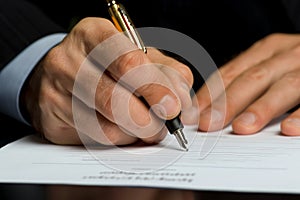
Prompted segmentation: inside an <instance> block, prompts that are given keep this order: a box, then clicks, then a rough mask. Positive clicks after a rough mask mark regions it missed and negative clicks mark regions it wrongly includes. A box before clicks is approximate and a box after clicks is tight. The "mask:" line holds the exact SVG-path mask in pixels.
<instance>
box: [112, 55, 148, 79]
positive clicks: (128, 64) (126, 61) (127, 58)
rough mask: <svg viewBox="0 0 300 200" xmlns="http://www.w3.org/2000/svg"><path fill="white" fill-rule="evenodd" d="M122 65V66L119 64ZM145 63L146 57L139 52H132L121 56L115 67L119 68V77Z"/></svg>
mask: <svg viewBox="0 0 300 200" xmlns="http://www.w3.org/2000/svg"><path fill="white" fill-rule="evenodd" d="M121 63H122V64H121ZM144 63H146V57H145V55H144V54H142V53H141V52H139V51H134V52H130V53H127V54H125V55H123V56H122V57H121V58H120V59H118V62H117V64H116V65H117V66H120V67H119V73H120V74H121V75H124V74H126V73H127V72H129V71H130V70H131V69H132V68H134V67H137V66H139V65H142V64H144Z"/></svg>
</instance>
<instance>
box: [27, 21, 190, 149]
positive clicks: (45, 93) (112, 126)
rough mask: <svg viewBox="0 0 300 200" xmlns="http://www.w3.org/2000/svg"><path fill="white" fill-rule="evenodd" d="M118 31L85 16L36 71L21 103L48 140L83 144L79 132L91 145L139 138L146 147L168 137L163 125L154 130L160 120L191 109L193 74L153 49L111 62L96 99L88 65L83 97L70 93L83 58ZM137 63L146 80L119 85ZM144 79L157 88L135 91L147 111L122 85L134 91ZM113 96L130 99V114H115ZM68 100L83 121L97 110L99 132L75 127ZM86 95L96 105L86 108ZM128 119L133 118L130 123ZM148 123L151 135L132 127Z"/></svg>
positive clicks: (92, 73)
mask: <svg viewBox="0 0 300 200" xmlns="http://www.w3.org/2000/svg"><path fill="white" fill-rule="evenodd" d="M118 33H119V32H118V31H117V30H116V29H115V27H114V25H113V24H112V23H111V22H110V21H109V20H106V19H103V18H85V19H83V20H81V21H80V22H79V23H78V24H77V25H76V26H75V27H74V28H73V29H72V30H71V32H70V33H69V34H68V35H67V36H66V37H65V39H64V40H63V41H62V42H61V43H60V44H58V45H57V46H55V47H54V48H52V49H51V50H50V51H49V52H48V53H47V55H46V56H45V57H44V58H43V59H42V60H41V61H40V63H39V64H38V66H37V67H36V68H35V71H34V72H33V73H32V75H31V77H30V80H29V82H28V84H27V85H26V89H25V90H24V91H25V92H24V94H23V96H24V98H23V99H24V105H25V108H26V110H27V112H28V113H29V118H30V120H31V124H32V125H33V127H34V128H35V129H36V130H37V131H38V132H40V133H41V134H42V135H43V136H44V137H45V138H46V139H48V140H49V141H51V142H53V143H56V144H81V143H82V142H81V139H80V137H79V136H78V131H80V133H82V134H83V135H85V136H88V138H91V139H92V140H93V141H96V142H98V143H102V144H108V145H127V144H132V143H134V142H136V141H137V140H138V139H141V140H142V141H144V142H146V143H156V142H159V141H161V140H162V139H163V138H164V137H165V135H166V133H167V131H166V128H165V127H163V128H160V127H158V128H157V126H158V125H159V122H160V121H162V120H163V119H170V118H173V117H175V116H176V115H177V114H178V113H179V112H180V110H181V109H184V108H187V107H190V106H191V104H192V101H191V98H190V96H189V90H190V88H191V87H192V84H193V76H192V73H191V71H190V69H189V68H188V67H187V66H185V65H183V64H182V63H179V62H177V61H176V60H175V59H173V58H170V57H167V56H165V55H163V54H162V53H161V52H159V51H158V50H156V49H148V53H147V55H145V54H144V53H143V52H142V51H141V50H138V49H136V50H133V51H130V52H129V53H127V54H125V55H122V56H121V57H119V58H118V59H117V60H115V61H114V62H113V63H111V65H110V66H109V67H108V68H107V71H105V73H104V74H103V76H101V78H100V80H99V82H98V83H97V89H96V93H95V95H94V96H93V94H91V93H92V92H91V91H89V89H90V88H89V84H90V82H89V81H90V80H91V79H92V78H93V76H95V74H97V73H96V72H97V70H98V69H96V71H93V70H94V69H95V68H93V66H92V65H90V66H87V67H86V68H85V71H84V73H87V76H86V77H87V78H86V80H83V81H82V82H80V83H79V87H80V88H82V89H83V92H85V95H79V94H74V93H73V86H74V81H75V78H76V74H77V72H78V70H79V68H80V66H81V64H82V63H83V62H84V60H85V59H86V57H87V55H88V54H89V53H90V52H91V51H92V50H93V49H94V48H95V47H96V46H97V45H98V44H99V43H101V42H103V41H105V40H106V39H108V38H110V37H112V36H114V35H115V34H118ZM123 41H124V43H125V44H126V43H128V41H129V40H128V39H127V38H126V37H124V38H123ZM116 48H117V47H116ZM114 50H115V49H114V48H111V49H107V51H108V54H110V53H113V52H114ZM153 63H159V65H154V64H153ZM141 65H146V66H148V67H146V69H147V73H143V74H144V77H143V76H135V77H134V80H137V81H136V82H135V81H130V80H133V79H128V82H127V83H125V84H124V85H122V84H119V83H117V81H118V80H119V79H120V78H121V77H122V76H124V75H126V74H127V73H128V72H130V71H131V70H133V69H136V68H138V66H141ZM150 66H151V67H150ZM145 77H146V78H147V80H149V81H153V82H155V83H158V84H147V85H143V86H142V87H138V88H137V90H136V91H135V92H137V94H139V95H141V96H143V97H144V99H145V100H146V101H147V103H148V105H149V106H152V108H153V109H152V111H151V112H150V111H149V109H148V107H147V106H146V105H145V104H144V103H143V102H142V101H141V100H140V98H138V97H137V96H135V95H132V94H131V92H130V91H129V90H128V88H127V87H126V86H129V87H136V86H137V85H135V84H136V83H137V82H138V80H141V81H142V80H144V79H145ZM126 84H127V85H126ZM116 86H117V87H116ZM115 88H117V89H115ZM114 89H115V90H114ZM154 91H155V92H154ZM113 92H115V93H116V96H117V97H118V98H117V102H116V105H119V104H120V105H123V104H124V101H123V99H126V98H127V99H129V105H128V111H127V112H125V113H124V112H123V113H119V112H116V113H117V115H119V116H116V117H115V116H113V109H114V108H113V106H112V95H113ZM72 97H73V99H75V100H76V104H77V106H78V109H80V114H82V116H83V117H82V118H83V119H85V120H87V122H88V119H89V117H90V115H89V113H90V112H89V111H90V110H91V109H92V110H94V109H95V110H96V116H97V119H98V123H99V124H100V126H101V127H102V129H103V132H102V133H98V132H95V131H94V130H95V129H94V128H93V127H90V126H88V123H85V124H86V126H85V127H83V128H82V129H81V130H77V129H76V127H75V125H74V120H73V112H72ZM88 97H94V98H95V105H90V101H91V99H88ZM125 103H126V102H125ZM137 113H138V115H137ZM117 117H119V118H120V119H125V120H123V121H122V123H121V124H118V125H117V124H116V122H115V118H117ZM126 119H132V120H133V121H134V123H130V122H128V121H126ZM147 124H151V126H149V128H148V130H147V131H148V132H151V134H147V133H141V128H139V127H135V126H136V125H141V126H144V125H147Z"/></svg>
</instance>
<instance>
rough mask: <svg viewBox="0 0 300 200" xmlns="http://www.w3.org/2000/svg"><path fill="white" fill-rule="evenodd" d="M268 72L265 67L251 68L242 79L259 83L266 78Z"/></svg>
mask: <svg viewBox="0 0 300 200" xmlns="http://www.w3.org/2000/svg"><path fill="white" fill-rule="evenodd" d="M268 74H270V73H269V71H268V70H267V69H266V68H265V67H262V66H260V67H253V68H251V69H250V70H248V71H246V72H245V73H243V75H242V78H243V79H244V80H246V81H260V80H265V79H266V78H267V77H268Z"/></svg>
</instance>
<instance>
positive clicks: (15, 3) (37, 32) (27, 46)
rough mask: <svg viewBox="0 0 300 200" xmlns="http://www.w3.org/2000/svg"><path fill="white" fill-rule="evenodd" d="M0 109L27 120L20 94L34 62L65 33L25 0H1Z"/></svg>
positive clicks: (14, 116) (11, 115) (23, 120)
mask: <svg viewBox="0 0 300 200" xmlns="http://www.w3.org/2000/svg"><path fill="white" fill-rule="evenodd" d="M0 29H1V31H0V70H1V71H0V102H1V104H0V112H2V113H4V114H6V115H8V116H10V117H12V118H15V119H17V120H19V121H22V122H24V123H27V122H26V120H25V119H24V118H23V116H22V114H21V112H20V108H19V95H20V92H21V89H22V86H23V84H24V82H25V81H26V78H27V77H28V76H29V74H30V72H31V70H32V69H33V68H34V66H35V65H36V63H37V62H38V61H39V60H40V59H41V58H42V57H43V56H44V55H45V54H46V53H47V51H48V50H49V49H51V48H52V47H53V46H54V45H56V44H57V43H59V42H60V41H61V40H62V39H63V38H64V36H65V33H64V30H63V29H62V28H61V27H60V26H58V25H56V24H55V23H54V22H52V21H51V20H50V19H49V18H48V17H47V16H46V15H44V14H43V12H41V11H40V10H39V9H38V8H37V7H35V6H34V5H32V4H30V3H29V2H27V1H24V0H10V1H6V0H0Z"/></svg>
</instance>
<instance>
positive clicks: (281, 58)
mask: <svg viewBox="0 0 300 200" xmlns="http://www.w3.org/2000/svg"><path fill="white" fill-rule="evenodd" d="M299 58H300V35H299V34H294V35H291V34H273V35H270V36H268V37H266V38H265V39H262V40H261V41H258V42H257V43H255V44H254V45H253V46H252V47H250V48H249V49H248V50H246V51H245V52H243V53H242V54H241V55H239V56H238V57H236V58H235V59H233V60H232V61H230V62H229V63H227V64H226V65H225V66H223V67H222V68H220V71H219V72H216V74H214V75H213V76H212V77H214V76H216V75H217V73H219V74H220V76H221V77H222V79H223V81H224V86H225V88H226V89H225V93H224V91H223V92H222V93H219V94H217V95H215V97H216V98H211V97H210V94H209V92H208V91H209V90H208V88H207V87H206V86H204V87H202V88H201V89H200V90H199V91H198V92H197V95H196V97H195V99H194V102H198V103H199V107H200V112H201V114H200V122H199V128H200V129H201V130H204V131H208V130H209V131H214V130H218V129H220V128H222V127H224V126H226V125H227V124H229V123H230V122H232V127H233V130H234V132H235V133H237V134H252V133H255V132H257V131H259V130H261V129H262V128H263V127H265V126H266V125H267V124H268V123H269V122H270V121H271V120H272V119H273V118H276V117H278V116H280V115H282V114H284V113H286V112H287V111H289V110H290V109H292V108H294V107H295V106H297V105H298V104H299V102H300V92H299V88H300V59H299ZM212 80H213V78H211V80H208V83H209V82H212ZM223 97H224V98H225V100H226V101H225V110H226V112H225V113H224V112H223V111H219V110H213V111H212V109H211V105H213V107H214V108H219V107H222V105H221V104H222V103H223V101H222V98H223ZM212 102H213V103H212ZM211 113H213V117H212V119H215V121H213V120H211V119H210V117H211V116H212V115H211ZM223 122H224V123H223ZM281 131H282V133H283V134H285V135H300V110H299V109H298V110H296V111H294V112H293V113H292V114H291V115H289V116H288V117H287V118H286V119H285V120H283V121H282V123H281Z"/></svg>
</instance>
